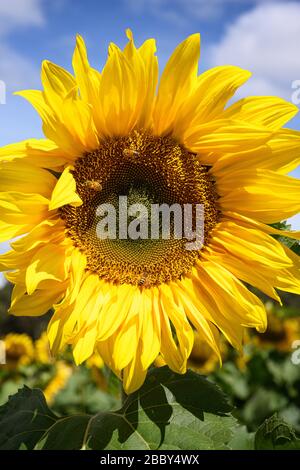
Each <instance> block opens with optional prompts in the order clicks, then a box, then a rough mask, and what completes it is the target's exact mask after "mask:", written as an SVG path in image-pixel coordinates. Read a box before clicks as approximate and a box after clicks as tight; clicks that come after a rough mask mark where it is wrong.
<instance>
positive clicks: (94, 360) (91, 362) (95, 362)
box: [85, 351, 104, 369]
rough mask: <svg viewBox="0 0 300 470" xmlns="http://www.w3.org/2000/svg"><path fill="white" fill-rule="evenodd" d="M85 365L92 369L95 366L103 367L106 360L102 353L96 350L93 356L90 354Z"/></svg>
mask: <svg viewBox="0 0 300 470" xmlns="http://www.w3.org/2000/svg"><path fill="white" fill-rule="evenodd" d="M85 365H86V366H87V367H88V368H89V369H91V368H93V367H96V368H97V369H102V367H103V366H104V362H103V359H102V357H101V356H100V354H99V353H98V352H97V351H96V352H94V354H93V355H92V356H90V357H89V358H88V359H87V361H86V362H85Z"/></svg>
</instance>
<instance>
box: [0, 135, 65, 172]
mask: <svg viewBox="0 0 300 470" xmlns="http://www.w3.org/2000/svg"><path fill="white" fill-rule="evenodd" d="M15 160H24V162H26V163H29V164H30V165H35V166H38V167H40V168H50V169H57V168H59V167H61V166H63V165H65V164H66V163H67V162H68V161H70V156H69V155H68V154H67V153H65V152H64V151H63V150H62V149H61V148H59V147H58V146H57V145H56V144H55V143H54V142H52V141H51V140H47V139H40V140H38V139H28V140H23V141H22V142H18V143H16V144H10V145H5V146H4V147H1V148H0V162H9V161H15Z"/></svg>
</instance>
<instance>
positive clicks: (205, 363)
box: [188, 332, 227, 375]
mask: <svg viewBox="0 0 300 470" xmlns="http://www.w3.org/2000/svg"><path fill="white" fill-rule="evenodd" d="M220 352H221V357H222V360H223V361H224V359H225V358H226V354H227V345H226V344H225V342H222V341H221V342H220ZM218 363H219V360H218V356H217V355H216V353H215V352H214V351H213V350H212V349H211V347H210V346H208V344H207V342H205V341H203V339H202V337H199V335H198V334H197V332H195V338H194V345H193V348H192V351H191V355H190V357H189V360H188V366H189V367H190V368H191V369H194V370H196V371H197V372H199V373H201V374H205V375H206V374H210V373H212V372H214V370H216V369H217V367H218Z"/></svg>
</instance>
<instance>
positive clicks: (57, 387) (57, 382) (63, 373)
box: [44, 361, 73, 405]
mask: <svg viewBox="0 0 300 470" xmlns="http://www.w3.org/2000/svg"><path fill="white" fill-rule="evenodd" d="M72 372H73V370H72V367H70V366H69V365H68V364H66V363H65V362H64V361H57V362H56V364H55V375H54V377H53V378H52V379H51V380H50V382H49V383H48V385H47V386H46V388H45V389H44V395H45V398H46V401H47V403H48V405H51V404H52V403H53V402H54V399H55V397H56V395H57V394H58V393H59V392H60V391H61V390H63V389H64V388H65V387H66V385H67V383H68V381H69V379H70V377H71V375H72Z"/></svg>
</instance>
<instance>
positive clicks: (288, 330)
mask: <svg viewBox="0 0 300 470" xmlns="http://www.w3.org/2000/svg"><path fill="white" fill-rule="evenodd" d="M266 310H267V313H268V327H267V330H266V331H265V333H263V334H259V335H258V334H255V333H254V335H253V337H252V343H253V344H254V345H256V346H258V347H260V348H263V349H276V350H277V351H282V352H290V351H291V349H292V343H293V342H294V341H295V340H296V339H299V338H300V319H299V318H286V319H284V318H279V317H278V316H276V314H275V312H274V308H273V306H272V305H271V304H269V303H267V304H266Z"/></svg>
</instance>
